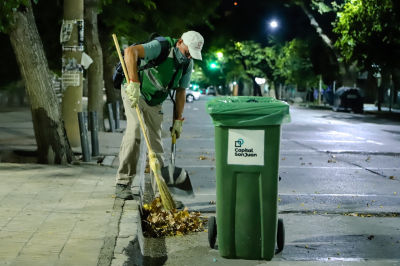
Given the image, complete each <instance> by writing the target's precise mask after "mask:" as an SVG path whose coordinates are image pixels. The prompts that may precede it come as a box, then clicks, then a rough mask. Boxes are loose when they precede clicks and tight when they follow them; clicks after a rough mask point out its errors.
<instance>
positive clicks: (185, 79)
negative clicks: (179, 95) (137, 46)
mask: <svg viewBox="0 0 400 266" xmlns="http://www.w3.org/2000/svg"><path fill="white" fill-rule="evenodd" d="M142 45H143V48H144V60H145V61H149V60H153V59H155V58H157V57H158V56H159V55H160V53H161V44H160V42H159V41H157V40H153V41H151V42H148V43H144V44H142ZM172 49H173V47H172V48H171V50H172ZM174 63H175V65H177V64H178V63H177V62H176V60H175V62H174ZM192 70H193V60H190V64H189V66H188V68H187V70H186V72H185V73H183V75H182V78H181V79H180V80H179V86H180V87H181V88H184V89H186V88H189V86H190V78H191V76H192Z"/></svg>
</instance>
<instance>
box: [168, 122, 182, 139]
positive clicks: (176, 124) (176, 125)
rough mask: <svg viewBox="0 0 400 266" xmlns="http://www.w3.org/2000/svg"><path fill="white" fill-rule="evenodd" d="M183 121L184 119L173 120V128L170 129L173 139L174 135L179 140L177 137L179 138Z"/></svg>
mask: <svg viewBox="0 0 400 266" xmlns="http://www.w3.org/2000/svg"><path fill="white" fill-rule="evenodd" d="M183 121H185V118H182V119H175V122H174V126H173V127H172V130H171V137H173V136H174V135H175V136H176V138H177V139H179V137H180V136H181V133H182V124H183Z"/></svg>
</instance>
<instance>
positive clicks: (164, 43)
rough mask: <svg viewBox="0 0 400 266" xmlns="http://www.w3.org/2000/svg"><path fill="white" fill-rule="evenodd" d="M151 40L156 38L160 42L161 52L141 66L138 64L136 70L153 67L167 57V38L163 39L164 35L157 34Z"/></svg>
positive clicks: (168, 46) (168, 49)
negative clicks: (157, 35)
mask: <svg viewBox="0 0 400 266" xmlns="http://www.w3.org/2000/svg"><path fill="white" fill-rule="evenodd" d="M153 40H157V41H158V42H159V43H160V45H161V52H160V54H159V55H158V56H157V58H155V59H153V60H150V61H148V62H147V64H145V65H143V66H139V67H138V72H139V71H142V70H145V69H149V68H154V67H156V66H158V65H161V64H162V63H164V61H165V60H167V58H168V55H169V51H170V49H171V47H170V44H169V42H168V41H167V39H165V38H164V37H161V36H159V37H156V38H154V39H153Z"/></svg>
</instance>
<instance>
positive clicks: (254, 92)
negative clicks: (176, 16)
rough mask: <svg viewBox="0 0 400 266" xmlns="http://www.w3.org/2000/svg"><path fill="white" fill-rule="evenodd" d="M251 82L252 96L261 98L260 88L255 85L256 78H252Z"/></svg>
mask: <svg viewBox="0 0 400 266" xmlns="http://www.w3.org/2000/svg"><path fill="white" fill-rule="evenodd" d="M252 80H253V95H254V96H262V94H261V86H260V85H258V84H257V82H256V78H255V77H252Z"/></svg>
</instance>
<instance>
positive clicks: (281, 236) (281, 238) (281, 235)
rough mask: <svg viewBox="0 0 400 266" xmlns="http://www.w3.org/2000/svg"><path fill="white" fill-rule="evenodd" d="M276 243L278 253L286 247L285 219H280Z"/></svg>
mask: <svg viewBox="0 0 400 266" xmlns="http://www.w3.org/2000/svg"><path fill="white" fill-rule="evenodd" d="M276 243H277V244H278V251H279V252H281V251H282V250H283V247H284V246H285V227H284V225H283V219H282V218H280V219H278V232H277V236H276Z"/></svg>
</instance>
